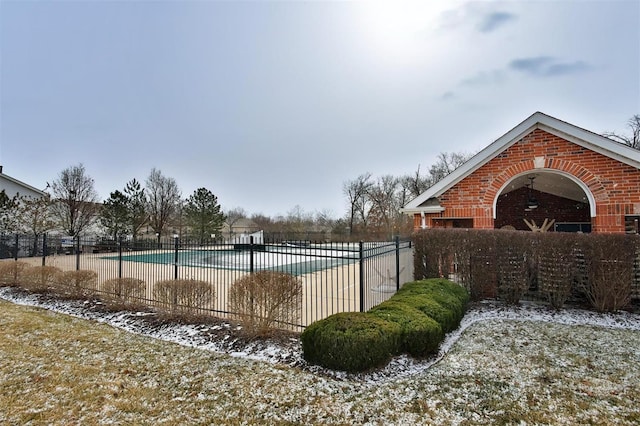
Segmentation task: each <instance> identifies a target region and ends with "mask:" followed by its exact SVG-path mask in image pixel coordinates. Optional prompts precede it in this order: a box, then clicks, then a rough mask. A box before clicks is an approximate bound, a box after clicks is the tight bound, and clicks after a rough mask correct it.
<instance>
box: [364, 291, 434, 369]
mask: <svg viewBox="0 0 640 426" xmlns="http://www.w3.org/2000/svg"><path fill="white" fill-rule="evenodd" d="M369 313H370V314H371V315H374V316H376V317H378V318H382V319H383V320H385V321H390V322H394V323H396V324H398V325H399V326H400V328H401V336H400V348H399V349H400V352H401V353H402V352H406V353H408V354H409V355H411V356H414V357H423V356H426V355H429V354H431V353H434V352H435V351H436V350H437V349H438V346H439V345H440V342H441V341H442V339H443V337H444V334H443V333H442V326H440V324H438V322H437V321H435V320H434V319H432V318H431V317H429V316H427V315H425V314H424V313H423V312H421V311H419V310H418V309H416V308H414V307H412V306H409V305H407V304H405V303H401V302H398V301H394V300H393V299H391V300H388V301H386V302H383V303H381V304H380V305H378V306H375V307H373V308H372V309H371V310H370V311H369Z"/></svg>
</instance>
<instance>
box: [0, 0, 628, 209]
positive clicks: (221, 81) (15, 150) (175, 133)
mask: <svg viewBox="0 0 640 426" xmlns="http://www.w3.org/2000/svg"><path fill="white" fill-rule="evenodd" d="M0 48H1V50H0V101H1V102H0V107H1V109H0V164H2V165H3V166H4V172H5V173H6V174H8V175H9V176H12V177H14V178H17V179H20V180H23V181H25V182H27V183H29V184H30V185H33V186H35V187H38V188H44V187H45V185H46V182H48V181H51V180H53V179H55V178H56V176H57V175H58V173H59V172H60V171H61V170H63V169H64V168H66V167H68V166H71V165H74V164H78V163H83V164H84V165H85V168H86V170H87V172H88V174H89V175H90V176H91V177H93V178H94V180H95V187H96V189H97V191H98V193H99V194H100V196H101V197H102V198H103V199H104V198H107V197H108V196H109V193H110V192H111V191H114V190H116V189H119V190H122V188H123V187H124V185H125V183H126V182H127V181H129V180H131V179H132V178H136V179H138V180H139V181H141V182H144V181H145V179H146V178H147V176H148V175H149V172H150V171H151V169H152V168H153V167H156V168H158V169H160V170H161V171H162V173H163V174H164V175H166V176H170V177H173V178H175V179H176V181H177V182H178V185H179V186H180V188H181V190H182V193H183V196H185V197H186V196H188V195H190V194H191V193H193V191H194V190H195V189H197V188H199V187H206V188H207V189H209V190H211V191H212V192H213V193H214V194H216V195H217V196H218V200H219V202H220V203H221V204H222V206H223V208H224V209H230V208H234V207H242V208H244V209H245V210H246V211H247V212H248V213H263V214H266V215H277V214H286V213H287V212H288V211H290V210H292V208H294V206H300V207H301V208H302V209H303V210H304V211H306V212H314V211H330V212H332V214H333V216H334V217H339V216H342V215H343V214H344V213H345V212H346V209H347V205H346V201H345V198H344V195H343V192H342V186H343V183H344V182H345V181H347V180H350V179H354V178H355V177H357V176H358V175H359V174H362V173H365V172H370V173H372V174H373V175H374V176H382V175H385V174H393V175H397V176H400V175H404V174H409V173H412V172H414V171H415V170H416V169H417V167H418V165H420V166H421V167H422V170H424V169H427V168H428V167H429V166H430V165H431V164H432V163H433V162H434V161H435V158H436V156H437V155H438V153H440V152H459V151H464V152H468V153H470V152H477V151H479V150H480V149H482V148H484V147H485V146H486V145H488V144H489V143H491V142H492V141H494V140H495V139H497V138H499V137H500V136H502V135H503V134H504V133H506V132H507V131H509V130H510V129H511V128H513V127H515V126H516V125H517V124H518V123H520V122H521V121H523V120H524V119H526V118H527V117H528V116H529V115H531V114H532V113H534V112H536V111H542V112H544V113H546V114H549V115H552V116H554V117H556V118H559V119H561V120H564V121H568V122H570V123H572V124H575V125H578V126H580V127H583V128H586V129H588V130H591V131H594V132H597V133H601V132H604V131H618V132H625V130H626V129H625V125H626V121H627V120H628V119H629V118H630V117H631V116H632V115H633V114H636V113H640V1H637V0H633V1H615V0H608V1H581V0H575V1H568V0H567V1H560V0H557V1H550V0H547V1H526V2H524V1H523V2H520V1H511V2H492V1H474V2H457V1H433V0H430V1H426V0H425V1H422V2H413V3H406V2H405V3H402V2H398V1H393V2H388V3H373V2H366V1H361V2H324V1H314V2H297V1H289V2H287V1H279V2H275V1H274V2H272V1H251V2H232V1H226V2H215V1H88V0H87V1H61V2H56V1H12V0H0Z"/></svg>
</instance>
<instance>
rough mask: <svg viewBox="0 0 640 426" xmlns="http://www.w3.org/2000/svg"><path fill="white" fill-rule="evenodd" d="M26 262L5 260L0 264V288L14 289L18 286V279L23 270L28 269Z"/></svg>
mask: <svg viewBox="0 0 640 426" xmlns="http://www.w3.org/2000/svg"><path fill="white" fill-rule="evenodd" d="M30 267H31V265H29V264H28V263H27V262H20V261H16V260H5V261H2V262H0V286H4V285H7V286H12V287H15V286H17V285H19V284H20V278H21V276H22V273H23V271H24V270H25V269H28V268H30Z"/></svg>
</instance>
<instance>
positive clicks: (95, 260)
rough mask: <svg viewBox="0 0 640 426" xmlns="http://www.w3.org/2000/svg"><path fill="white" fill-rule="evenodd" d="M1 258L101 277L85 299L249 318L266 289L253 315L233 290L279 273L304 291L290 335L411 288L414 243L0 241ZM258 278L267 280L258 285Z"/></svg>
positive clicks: (289, 322)
mask: <svg viewBox="0 0 640 426" xmlns="http://www.w3.org/2000/svg"><path fill="white" fill-rule="evenodd" d="M0 258H3V259H5V260H4V261H5V262H6V261H9V260H12V259H13V260H20V261H21V262H25V263H27V264H29V265H31V266H38V267H39V270H40V271H46V269H43V268H47V267H54V268H57V270H60V271H62V272H65V271H93V272H95V274H96V277H95V280H88V281H87V284H86V285H85V284H78V280H76V284H74V286H75V287H78V286H80V287H82V286H86V287H88V288H84V289H82V290H83V291H82V293H83V294H87V295H89V294H94V295H96V296H102V297H105V298H114V297H115V298H119V299H121V301H123V302H127V303H137V304H145V305H150V306H154V307H161V308H164V309H169V310H171V311H184V312H194V313H198V314H211V315H215V316H219V317H228V316H232V317H236V318H243V317H244V318H245V319H246V316H247V315H249V316H256V315H260V313H259V312H260V309H257V308H256V305H259V304H260V303H261V302H260V297H258V296H256V293H255V292H256V291H258V289H254V290H253V293H251V292H250V293H247V294H249V295H248V298H249V299H248V300H249V305H250V306H247V304H246V303H245V304H243V303H241V302H240V301H239V299H238V297H239V296H238V294H236V293H233V292H232V291H231V289H232V287H233V285H234V284H235V283H239V284H238V285H237V286H236V287H237V288H236V290H234V291H236V292H237V291H239V290H238V288H239V287H241V286H244V288H245V290H243V291H245V293H246V292H247V291H249V290H247V289H250V288H251V285H250V284H247V283H246V282H245V281H246V280H245V281H241V280H242V279H243V278H244V277H247V276H252V275H254V274H257V273H259V272H261V271H271V272H274V273H279V274H281V277H280V278H278V280H279V281H278V282H279V283H281V282H286V281H287V279H286V277H294V278H295V282H297V283H299V287H300V288H301V291H300V292H299V293H300V294H299V295H297V296H295V300H297V302H295V303H296V304H297V306H298V308H297V309H294V311H295V312H293V313H289V314H288V316H287V317H286V318H280V319H279V320H278V321H279V322H280V327H283V326H286V327H288V328H292V329H301V328H304V327H306V326H307V325H309V324H311V323H312V322H314V321H317V320H318V319H321V318H324V317H327V316H329V315H331V314H334V313H338V312H354V311H356V312H357V311H360V312H365V311H367V310H369V309H370V308H371V307H372V306H375V305H377V304H379V303H381V302H383V301H385V300H387V299H388V298H389V297H391V296H392V295H393V293H395V291H396V290H397V289H399V288H400V286H401V285H402V284H404V283H405V282H408V281H412V280H413V249H412V243H411V241H400V240H399V239H396V240H395V241H391V242H360V243H335V242H333V243H322V242H320V243H315V242H310V241H299V240H298V241H273V242H260V243H254V241H253V240H252V239H251V240H250V241H249V242H248V243H247V244H213V243H212V244H194V243H186V242H182V241H180V239H179V238H170V239H159V240H157V241H144V242H132V241H118V242H115V241H96V240H91V239H83V238H75V239H70V238H59V237H56V238H54V237H50V236H49V237H48V236H46V235H45V236H41V237H39V238H34V237H32V236H24V235H5V236H2V237H1V238H0ZM43 273H44V272H40V274H41V275H42V274H43ZM274 276H275V275H273V274H271V276H270V277H271V278H268V279H267V281H265V283H266V284H265V285H267V284H269V283H270V282H271V281H269V280H272V278H273V277H274ZM260 279H266V278H264V277H263V278H259V279H257V281H258V282H259V281H260ZM171 282H173V283H171ZM178 288H182V289H183V290H178ZM187 288H188V290H187ZM241 294H244V293H241ZM265 297H272V296H271V295H268V296H263V299H264V298H265ZM234 298H235V299H234ZM264 303H267V302H266V301H264ZM271 303H272V304H274V303H276V302H274V301H273V300H272V301H271ZM282 303H286V301H284V300H283V301H282ZM243 306H244V308H243ZM273 309H276V310H277V309H279V308H273ZM239 310H242V312H240V311H239Z"/></svg>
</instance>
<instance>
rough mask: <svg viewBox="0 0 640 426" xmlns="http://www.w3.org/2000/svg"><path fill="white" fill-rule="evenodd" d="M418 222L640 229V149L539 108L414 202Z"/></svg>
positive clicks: (615, 230)
mask: <svg viewBox="0 0 640 426" xmlns="http://www.w3.org/2000/svg"><path fill="white" fill-rule="evenodd" d="M404 212H405V213H407V214H409V215H412V216H413V217H414V227H415V228H416V229H420V228H431V227H452V228H456V227H459V228H503V227H507V228H515V229H522V230H528V229H530V227H529V225H528V224H527V222H529V224H535V225H537V226H540V225H542V224H543V223H545V220H546V223H547V224H548V223H551V222H552V221H553V226H551V227H550V228H549V230H550V231H582V232H600V233H623V232H628V233H638V228H639V227H638V223H639V221H640V151H637V150H634V149H631V148H629V147H627V146H624V145H622V144H619V143H617V142H614V141H612V140H610V139H607V138H605V137H602V136H600V135H597V134H595V133H592V132H590V131H588V130H585V129H582V128H580V127H577V126H574V125H572V124H569V123H566V122H564V121H561V120H558V119H557V118H554V117H551V116H548V115H545V114H543V113H541V112H536V113H535V114H533V115H531V116H530V117H529V118H527V119H526V120H524V121H523V122H522V123H520V124H518V125H517V126H516V127H514V128H513V129H512V130H510V131H509V132H507V133H506V134H505V135H503V136H502V137H500V138H499V139H497V140H496V141H495V142H493V143H492V144H490V145H489V146H487V147H486V148H485V149H483V150H482V151H480V152H479V153H478V154H476V155H475V156H474V157H472V158H471V159H470V160H469V161H467V162H466V163H465V164H463V165H462V166H460V167H459V168H458V169H456V170H455V171H454V172H452V173H451V174H449V175H448V176H447V177H445V178H444V179H442V180H441V181H439V182H438V183H436V184H435V185H434V186H432V187H431V188H429V189H428V190H426V191H425V192H424V193H422V194H420V195H419V196H418V197H416V198H415V199H414V200H412V201H411V202H409V203H408V204H407V205H406V206H405V208H404Z"/></svg>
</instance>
